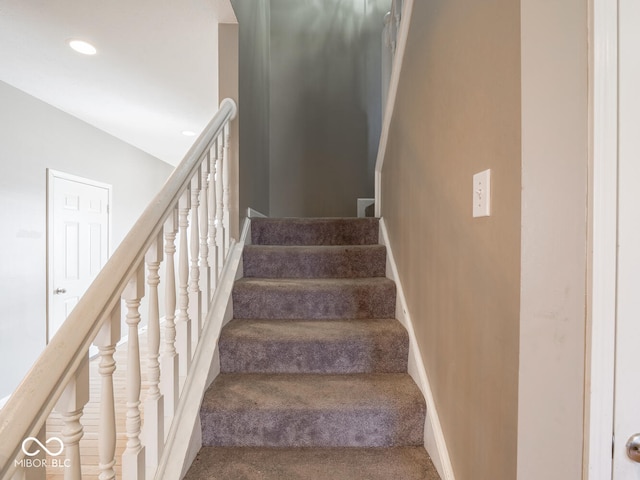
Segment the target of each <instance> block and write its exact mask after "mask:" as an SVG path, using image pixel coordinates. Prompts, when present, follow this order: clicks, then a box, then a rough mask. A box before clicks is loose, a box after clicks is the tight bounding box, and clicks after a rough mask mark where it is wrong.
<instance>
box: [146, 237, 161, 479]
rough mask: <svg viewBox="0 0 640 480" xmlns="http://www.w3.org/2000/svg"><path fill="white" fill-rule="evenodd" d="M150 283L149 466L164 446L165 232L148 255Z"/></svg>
mask: <svg viewBox="0 0 640 480" xmlns="http://www.w3.org/2000/svg"><path fill="white" fill-rule="evenodd" d="M145 260H146V262H147V269H148V271H149V274H148V276H147V285H149V319H148V322H149V323H148V328H147V370H148V381H149V390H148V392H147V398H146V400H145V404H144V432H145V440H146V441H145V448H146V452H147V458H146V464H147V467H153V468H155V467H157V466H158V461H159V460H160V456H161V455H162V448H163V447H164V398H163V397H162V395H161V393H160V388H159V383H160V362H159V361H158V359H159V357H160V306H159V302H158V285H159V284H160V275H159V274H158V271H159V270H160V263H161V262H162V232H160V234H159V235H158V237H157V238H156V241H155V242H154V243H153V245H151V248H150V249H149V251H148V252H147V254H146V256H145Z"/></svg>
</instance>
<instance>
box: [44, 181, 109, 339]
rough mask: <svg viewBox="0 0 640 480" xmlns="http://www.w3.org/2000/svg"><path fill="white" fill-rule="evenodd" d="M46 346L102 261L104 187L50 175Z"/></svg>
mask: <svg viewBox="0 0 640 480" xmlns="http://www.w3.org/2000/svg"><path fill="white" fill-rule="evenodd" d="M49 188H50V196H49V198H50V205H49V209H50V218H49V222H50V225H49V232H51V235H52V239H51V240H52V241H51V242H50V252H49V265H50V276H49V278H50V285H49V287H50V291H49V299H50V301H49V324H48V334H47V339H48V340H50V339H51V338H52V337H53V335H54V334H55V332H56V331H57V330H58V328H59V327H60V325H62V322H64V320H65V319H66V318H67V316H68V315H69V313H70V312H71V310H73V308H74V307H75V305H76V304H77V302H78V300H79V298H80V297H81V296H82V294H83V293H84V292H85V290H86V289H87V287H88V286H89V285H90V283H91V282H92V281H93V279H94V278H95V276H96V275H97V274H98V272H99V271H100V269H101V268H102V266H103V265H104V264H105V262H106V261H107V256H108V252H109V207H108V205H109V196H110V187H109V186H108V185H103V184H97V183H95V182H92V181H90V180H86V179H82V178H78V177H73V176H69V175H65V174H58V173H57V172H54V173H53V174H52V175H51V177H50V185H49Z"/></svg>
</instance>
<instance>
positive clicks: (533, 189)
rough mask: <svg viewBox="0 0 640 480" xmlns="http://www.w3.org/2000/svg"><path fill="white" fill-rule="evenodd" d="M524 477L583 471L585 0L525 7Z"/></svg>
mask: <svg viewBox="0 0 640 480" xmlns="http://www.w3.org/2000/svg"><path fill="white" fill-rule="evenodd" d="M521 10H522V225H523V227H522V279H521V280H522V285H521V292H522V293H521V312H520V314H521V316H520V373H519V379H520V386H519V398H520V404H519V420H518V480H529V479H531V480H533V479H535V480H538V479H541V478H544V479H545V480H547V479H548V480H566V479H578V478H581V474H582V446H583V445H582V444H583V427H582V423H583V395H584V391H583V390H584V387H583V385H584V357H585V352H584V344H585V295H586V291H585V285H586V273H585V272H586V236H587V226H586V217H587V165H588V158H587V155H588V153H587V145H588V130H587V126H588V123H587V116H588V110H587V108H588V103H587V102H588V91H587V86H588V85H587V66H588V65H587V59H588V56H587V53H588V52H587V2H586V1H585V0H564V1H561V2H551V1H544V2H541V1H540V0H522V1H521Z"/></svg>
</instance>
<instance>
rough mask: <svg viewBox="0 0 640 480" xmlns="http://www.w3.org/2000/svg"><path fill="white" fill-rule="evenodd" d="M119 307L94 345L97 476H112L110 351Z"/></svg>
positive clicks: (105, 478) (103, 478)
mask: <svg viewBox="0 0 640 480" xmlns="http://www.w3.org/2000/svg"><path fill="white" fill-rule="evenodd" d="M120 322H121V311H120V303H118V304H117V305H116V307H115V308H114V309H113V311H112V312H111V314H110V316H109V318H107V319H106V321H105V323H104V324H103V325H102V327H101V328H100V331H99V332H98V335H97V336H96V339H95V340H94V341H93V343H94V345H95V346H97V347H98V352H99V353H98V355H99V356H100V364H99V366H98V372H99V373H100V376H101V377H102V382H101V384H102V385H101V390H100V421H99V424H98V461H99V464H98V468H99V469H100V474H99V475H98V478H99V480H113V479H115V478H116V472H115V470H114V468H113V467H114V466H115V464H116V459H115V454H116V411H115V403H114V397H113V372H114V371H115V370H116V362H115V360H114V359H113V354H114V353H115V351H116V344H117V343H118V341H119V340H120Z"/></svg>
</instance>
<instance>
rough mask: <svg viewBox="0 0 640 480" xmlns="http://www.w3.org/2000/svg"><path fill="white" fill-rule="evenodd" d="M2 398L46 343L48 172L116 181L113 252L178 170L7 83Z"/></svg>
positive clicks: (2, 162)
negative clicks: (144, 209) (54, 171)
mask: <svg viewBox="0 0 640 480" xmlns="http://www.w3.org/2000/svg"><path fill="white" fill-rule="evenodd" d="M0 106H1V107H0V204H1V205H2V208H1V209H0V225H2V248H1V249H0V265H2V269H1V270H0V292H2V293H1V294H0V312H2V316H1V317H0V398H2V397H4V396H6V395H8V394H10V393H11V391H13V389H14V388H15V386H16V385H17V384H18V382H19V381H20V379H21V378H22V377H23V376H24V374H25V373H26V371H27V370H28V368H29V366H30V365H31V364H32V363H33V361H34V360H35V358H36V357H37V355H38V353H39V352H40V351H41V350H42V348H43V347H44V345H45V326H46V296H45V295H46V292H45V286H46V169H47V168H52V169H55V170H59V171H63V172H67V173H71V174H74V175H79V176H82V177H87V178H90V179H93V180H97V181H100V182H104V183H108V184H111V185H112V186H113V203H112V209H111V211H112V219H113V225H112V239H113V242H112V250H113V249H114V248H115V247H116V246H117V245H118V243H119V242H120V241H121V239H122V238H123V237H124V235H125V233H126V232H127V231H128V229H129V228H130V227H131V226H132V224H133V222H134V221H135V220H136V219H137V217H138V215H139V214H140V213H141V212H142V210H143V208H144V207H145V206H146V204H147V202H148V201H149V200H150V199H151V198H152V196H153V195H154V194H155V193H157V191H158V189H159V188H160V187H161V185H162V184H163V183H164V181H165V180H166V178H167V177H168V176H169V174H170V173H171V171H172V167H171V166H170V165H168V164H166V163H164V162H162V161H160V160H158V159H156V158H155V157H152V156H150V155H148V154H146V153H144V152H142V151H141V150H138V149H137V148H135V147H132V146H131V145H129V144H126V143H124V142H122V141H120V140H118V139H116V138H115V137H112V136H111V135H108V134H106V133H104V132H102V131H100V130H98V129H96V128H94V127H92V126H90V125H88V124H86V123H84V122H82V121H80V120H78V119H77V118H75V117H72V116H70V115H68V114H66V113H64V112H62V111H60V110H57V109H56V108H54V107H52V106H50V105H47V104H45V103H43V102H41V101H39V100H37V99H35V98H34V97H31V96H29V95H27V94H25V93H24V92H21V91H20V90H17V89H15V88H13V87H11V86H9V85H7V84H5V83H2V82H0Z"/></svg>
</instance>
